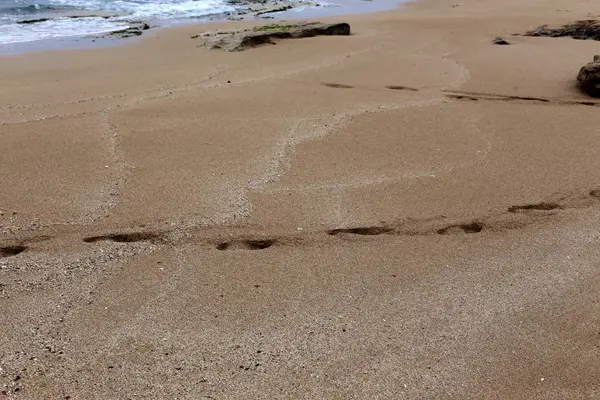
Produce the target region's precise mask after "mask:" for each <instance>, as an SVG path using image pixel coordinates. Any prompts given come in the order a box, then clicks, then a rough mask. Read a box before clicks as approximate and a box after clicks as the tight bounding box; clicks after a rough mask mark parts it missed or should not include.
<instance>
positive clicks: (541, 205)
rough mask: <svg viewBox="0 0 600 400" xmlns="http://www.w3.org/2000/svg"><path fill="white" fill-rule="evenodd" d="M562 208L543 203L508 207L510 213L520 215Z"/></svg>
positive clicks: (558, 205)
mask: <svg viewBox="0 0 600 400" xmlns="http://www.w3.org/2000/svg"><path fill="white" fill-rule="evenodd" d="M599 194H600V193H599ZM562 208H563V207H562V206H561V205H560V204H558V203H546V202H541V203H535V204H525V205H522V206H510V207H508V212H511V213H518V212H523V211H530V210H535V211H550V210H557V209H558V210H560V209H562Z"/></svg>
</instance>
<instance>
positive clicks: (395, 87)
mask: <svg viewBox="0 0 600 400" xmlns="http://www.w3.org/2000/svg"><path fill="white" fill-rule="evenodd" d="M385 88H386V89H392V90H409V91H411V92H418V91H419V89H416V88H412V87H408V86H398V85H389V86H386V87H385Z"/></svg>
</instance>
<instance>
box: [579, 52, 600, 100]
mask: <svg viewBox="0 0 600 400" xmlns="http://www.w3.org/2000/svg"><path fill="white" fill-rule="evenodd" d="M577 82H579V86H580V87H581V89H582V90H583V91H584V92H586V93H587V94H589V95H590V96H593V97H600V55H596V56H594V61H592V62H591V63H588V64H586V65H584V66H583V67H581V69H580V70H579V74H578V75H577Z"/></svg>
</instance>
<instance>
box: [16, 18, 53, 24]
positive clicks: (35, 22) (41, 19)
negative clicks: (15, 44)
mask: <svg viewBox="0 0 600 400" xmlns="http://www.w3.org/2000/svg"><path fill="white" fill-rule="evenodd" d="M46 21H50V18H38V19H26V20H23V21H17V24H37V23H38V22H46Z"/></svg>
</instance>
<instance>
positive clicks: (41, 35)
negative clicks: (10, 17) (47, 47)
mask: <svg viewBox="0 0 600 400" xmlns="http://www.w3.org/2000/svg"><path fill="white" fill-rule="evenodd" d="M128 27H129V25H128V24H127V23H125V22H117V21H109V20H107V19H104V18H58V19H53V20H49V21H44V22H37V23H35V24H10V25H8V24H7V25H0V44H8V43H23V42H32V41H35V40H42V39H49V38H57V37H67V36H81V35H97V34H102V33H107V32H111V31H115V30H119V29H125V28H128Z"/></svg>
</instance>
